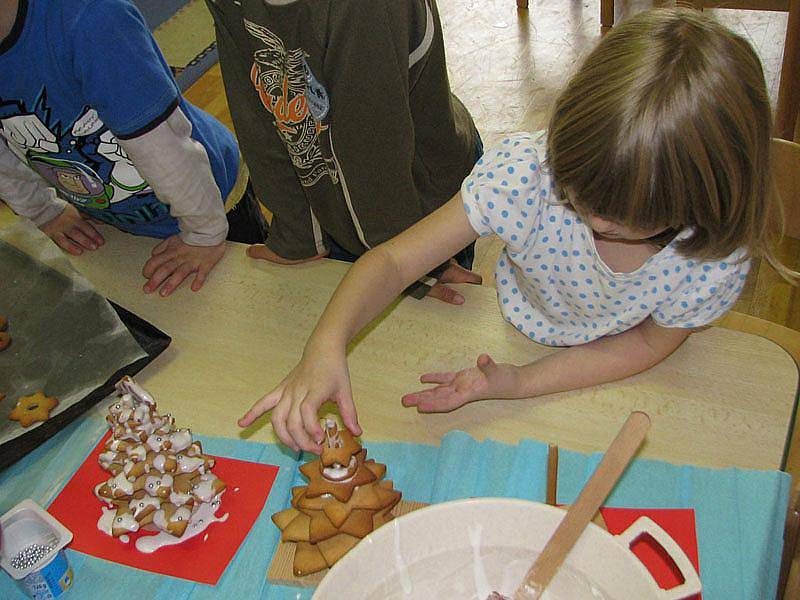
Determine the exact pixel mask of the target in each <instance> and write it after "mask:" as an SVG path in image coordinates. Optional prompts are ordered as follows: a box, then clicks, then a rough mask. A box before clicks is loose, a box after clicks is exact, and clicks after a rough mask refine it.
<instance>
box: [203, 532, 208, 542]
mask: <svg viewBox="0 0 800 600" xmlns="http://www.w3.org/2000/svg"><path fill="white" fill-rule="evenodd" d="M203 541H204V542H207V541H208V534H205V535H204V536H203Z"/></svg>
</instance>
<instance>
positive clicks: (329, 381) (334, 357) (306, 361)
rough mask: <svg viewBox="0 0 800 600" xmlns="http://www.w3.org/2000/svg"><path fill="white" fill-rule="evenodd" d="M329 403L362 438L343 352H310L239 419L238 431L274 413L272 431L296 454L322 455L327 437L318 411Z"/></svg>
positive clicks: (354, 432)
mask: <svg viewBox="0 0 800 600" xmlns="http://www.w3.org/2000/svg"><path fill="white" fill-rule="evenodd" d="M328 400H330V401H332V402H334V403H336V405H337V406H338V407H339V414H340V415H341V416H342V421H343V422H344V425H345V427H347V428H348V429H349V430H350V431H351V432H352V433H353V435H356V436H358V435H361V427H360V426H359V424H358V416H357V415H356V408H355V405H354V404H353V392H352V389H351V387H350V373H349V371H348V369H347V358H346V355H345V353H344V351H342V352H340V353H337V352H331V351H327V352H320V353H318V354H317V355H316V356H313V352H309V351H308V350H307V351H306V353H305V354H304V357H303V360H301V361H300V363H299V364H298V365H297V366H296V367H295V368H294V369H292V371H291V372H290V373H289V375H288V376H287V377H286V379H284V380H283V381H282V382H281V383H280V384H279V385H278V387H276V388H275V389H274V390H272V391H271V392H270V393H269V394H267V395H266V396H264V397H262V398H261V399H260V400H259V401H258V402H256V403H255V404H254V405H253V406H252V408H251V409H250V410H249V411H247V413H246V414H245V415H244V416H243V417H242V418H241V419H239V421H238V423H239V427H247V426H249V425H250V424H252V423H253V421H255V420H256V419H257V418H258V417H260V416H261V415H262V414H264V413H265V412H267V411H268V410H272V417H271V421H272V428H273V429H274V430H275V434H276V435H277V436H278V438H280V440H281V441H282V442H283V443H284V444H286V445H287V446H289V447H290V448H291V449H292V450H295V451H299V450H305V451H307V452H313V453H315V454H319V453H320V452H321V451H322V447H321V446H320V444H321V442H322V438H323V436H324V433H323V431H322V427H320V424H319V414H318V411H319V407H320V406H322V404H324V403H325V402H327V401H328Z"/></svg>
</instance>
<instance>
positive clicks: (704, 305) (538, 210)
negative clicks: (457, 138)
mask: <svg viewBox="0 0 800 600" xmlns="http://www.w3.org/2000/svg"><path fill="white" fill-rule="evenodd" d="M545 144H546V140H545V136H544V134H543V133H542V132H539V133H534V134H519V135H515V136H513V137H510V138H508V139H506V140H504V141H503V142H502V143H501V144H500V145H499V146H498V147H497V148H495V149H489V150H487V151H486V153H485V154H484V156H483V159H482V161H481V162H479V163H478V164H476V165H475V167H474V169H473V171H472V173H471V174H470V176H469V177H468V178H467V179H466V180H465V181H464V184H463V186H462V197H463V199H464V210H465V212H466V215H467V218H468V219H469V222H470V224H471V225H472V227H473V229H475V231H476V232H477V233H478V234H480V235H482V236H485V235H490V234H492V233H495V234H497V235H498V236H499V237H500V238H501V239H502V240H503V242H505V248H504V250H503V252H502V253H501V255H500V260H499V261H498V264H497V269H496V281H497V297H498V301H499V303H500V310H501V312H502V314H503V317H504V318H505V320H506V321H508V322H509V323H510V324H511V325H513V326H514V327H515V328H516V329H518V330H519V331H520V332H522V333H523V334H524V335H526V336H527V337H529V338H530V339H532V340H534V341H536V342H539V343H542V344H547V345H550V346H571V345H576V344H583V343H586V342H588V341H592V340H594V339H597V338H600V337H602V336H605V335H610V334H615V333H620V332H622V331H625V330H627V329H630V328H631V327H634V326H636V325H638V324H639V323H641V322H642V321H643V320H645V319H646V318H647V317H648V316H649V317H652V318H653V319H654V320H655V322H656V323H658V324H659V325H662V326H664V327H684V328H690V327H700V326H702V325H706V324H708V323H710V322H711V321H713V320H715V319H717V318H719V317H720V316H722V314H724V313H725V312H726V311H727V310H729V309H730V308H731V306H732V305H733V303H734V302H735V301H736V298H737V297H738V295H739V293H740V292H741V290H742V287H743V285H744V281H745V278H746V275H747V272H748V270H749V268H750V262H749V260H748V259H747V256H746V254H745V252H744V250H737V251H736V252H734V253H733V254H731V255H730V256H728V257H726V258H725V259H723V260H716V261H698V260H697V259H692V260H690V259H687V258H685V257H683V256H681V255H680V254H678V253H677V252H676V251H675V250H674V242H673V243H672V244H670V245H669V246H667V247H666V248H664V249H662V250H661V251H660V252H658V253H657V254H655V255H654V256H652V257H650V258H649V259H648V260H647V261H646V262H645V263H644V264H643V265H642V266H641V267H639V268H638V269H637V270H636V271H634V272H632V273H615V272H613V271H612V270H611V269H610V268H609V267H608V266H607V265H606V264H605V263H604V262H603V260H602V259H601V258H600V257H599V256H598V255H597V251H596V249H595V246H594V240H593V238H592V235H591V230H590V229H589V228H588V227H587V225H586V224H584V223H583V222H582V221H581V219H580V218H579V217H578V216H577V215H576V214H575V213H574V212H573V211H572V210H571V209H569V208H568V207H566V206H564V205H563V204H562V203H561V202H560V201H559V199H558V192H557V190H556V188H555V184H554V183H553V181H552V179H551V177H550V173H549V170H548V169H547V166H546V164H543V163H544V157H545V153H546V148H545ZM498 181H502V184H503V185H501V186H498V184H497V182H498ZM688 233H689V232H688V231H686V232H682V233H681V234H679V236H678V237H677V238H676V240H677V239H680V238H681V237H683V236H685V235H688ZM598 300H599V301H598Z"/></svg>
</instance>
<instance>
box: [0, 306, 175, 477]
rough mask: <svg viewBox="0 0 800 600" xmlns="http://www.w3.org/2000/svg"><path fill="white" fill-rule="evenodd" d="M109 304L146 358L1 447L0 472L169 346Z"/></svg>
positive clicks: (140, 321)
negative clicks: (122, 378) (145, 354)
mask: <svg viewBox="0 0 800 600" xmlns="http://www.w3.org/2000/svg"><path fill="white" fill-rule="evenodd" d="M109 304H110V305H111V307H112V308H113V309H114V310H115V311H116V313H117V315H119V318H120V320H121V321H122V323H123V324H124V325H125V327H126V328H127V329H128V331H129V332H130V333H131V335H132V336H133V338H134V339H135V340H136V342H137V343H138V344H139V345H140V346H141V347H142V350H144V351H145V352H146V353H147V356H145V357H142V358H140V359H138V360H136V361H134V362H132V363H130V364H128V365H126V366H124V367H122V368H121V369H119V370H118V371H116V372H115V373H114V374H113V375H111V376H110V377H109V378H108V380H107V381H106V382H105V383H104V384H103V385H101V386H100V387H98V388H95V389H94V390H92V391H91V392H90V393H89V394H87V395H86V396H84V397H83V399H81V400H79V401H78V402H76V403H74V404H72V405H71V406H69V407H68V408H67V409H65V410H63V411H62V412H60V413H58V414H56V415H53V416H52V417H51V418H49V419H47V421H45V422H44V423H40V424H39V425H38V426H37V427H35V428H33V429H32V430H30V431H27V432H25V433H23V434H21V435H18V436H17V437H15V438H14V439H12V440H9V441H8V442H6V443H4V444H1V445H0V469H4V468H5V467H7V466H8V465H10V464H12V463H13V462H16V461H17V460H19V459H20V458H22V457H23V456H25V455H26V454H27V453H28V452H30V451H31V450H33V449H34V448H36V447H37V446H38V445H39V444H41V443H43V442H44V441H45V440H47V439H49V438H51V437H53V436H54V435H55V434H56V433H58V432H59V431H61V430H62V429H63V428H64V427H66V426H67V425H68V424H69V423H71V422H72V421H74V420H75V419H76V418H78V417H79V416H80V415H82V414H83V413H85V412H86V411H87V410H89V409H90V408H91V407H92V406H94V405H95V404H97V403H98V402H100V401H101V400H102V399H103V398H106V397H107V396H109V395H110V394H111V393H112V392H113V391H114V384H115V383H116V382H117V381H118V380H119V379H120V378H121V377H123V376H125V375H131V376H132V375H135V374H136V373H138V372H139V371H141V370H142V369H143V368H144V367H145V366H146V365H147V364H148V363H150V362H151V361H152V360H153V359H154V358H155V357H156V356H158V355H159V354H161V353H162V352H163V351H164V350H165V349H166V348H167V346H169V344H170V342H171V341H172V338H170V337H169V336H168V335H167V334H166V333H164V332H163V331H161V330H159V329H157V328H156V327H154V326H153V325H151V324H150V323H148V322H147V321H145V320H144V319H142V318H140V317H138V316H137V315H135V314H133V313H132V312H130V311H128V310H126V309H125V308H123V307H121V306H119V305H118V304H115V303H114V302H111V301H109Z"/></svg>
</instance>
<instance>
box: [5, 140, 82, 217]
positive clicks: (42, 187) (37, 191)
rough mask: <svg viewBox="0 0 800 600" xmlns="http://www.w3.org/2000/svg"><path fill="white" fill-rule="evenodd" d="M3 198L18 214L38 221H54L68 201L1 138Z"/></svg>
mask: <svg viewBox="0 0 800 600" xmlns="http://www.w3.org/2000/svg"><path fill="white" fill-rule="evenodd" d="M0 198H2V199H3V200H4V201H5V203H6V204H8V206H9V207H10V208H11V210H13V211H14V212H15V213H16V214H18V215H20V216H23V217H27V218H28V219H30V220H31V221H33V222H34V223H35V224H36V225H44V224H45V223H47V222H49V221H52V220H53V219H55V218H56V217H57V216H58V215H60V214H61V213H62V212H64V208H65V207H66V205H67V203H66V202H65V201H64V200H62V199H60V198H58V197H57V196H56V193H55V189H54V188H52V187H50V186H48V185H47V184H46V183H45V181H44V179H42V178H41V177H40V176H39V175H37V174H36V173H34V172H33V171H32V170H31V169H30V168H28V166H27V165H25V164H23V163H22V162H21V161H20V160H19V159H18V158H17V157H16V156H14V154H13V153H12V152H11V150H9V149H8V147H7V146H6V145H5V143H3V142H2V141H0Z"/></svg>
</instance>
